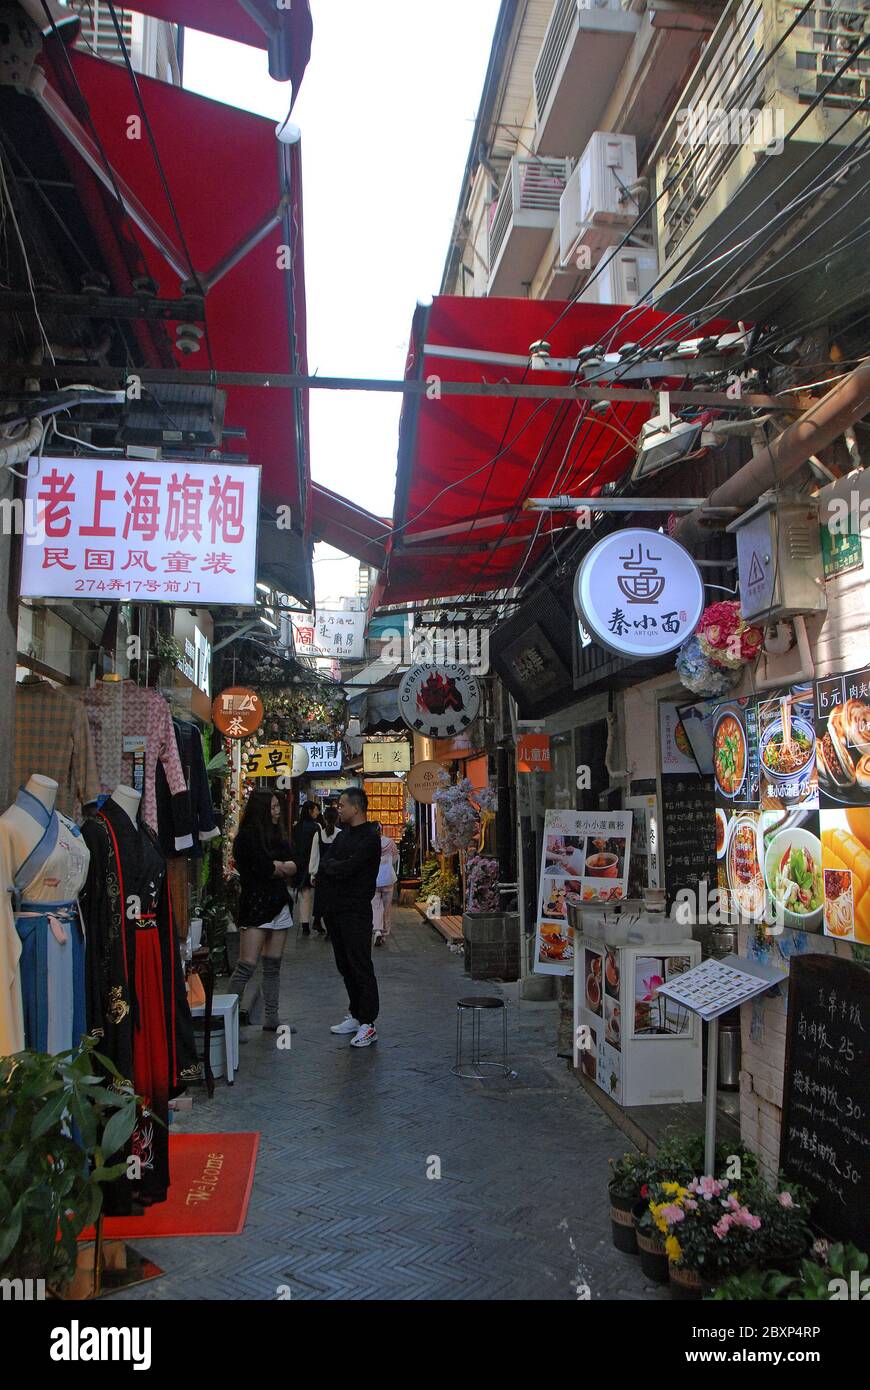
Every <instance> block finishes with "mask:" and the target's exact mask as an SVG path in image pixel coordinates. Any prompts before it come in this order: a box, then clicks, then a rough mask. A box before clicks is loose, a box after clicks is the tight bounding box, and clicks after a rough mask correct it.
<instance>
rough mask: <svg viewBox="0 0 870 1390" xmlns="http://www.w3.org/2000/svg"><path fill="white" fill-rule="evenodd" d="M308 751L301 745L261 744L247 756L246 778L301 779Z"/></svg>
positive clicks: (306, 762)
mask: <svg viewBox="0 0 870 1390" xmlns="http://www.w3.org/2000/svg"><path fill="white" fill-rule="evenodd" d="M307 766H308V750H307V749H306V748H303V747H302V745H301V744H299V743H261V744H260V745H259V746H258V747H257V748H252V749H251V750H250V751H249V752H248V753H246V755H245V776H246V777H301V776H302V773H303V772H304V771H305V769H306V768H307Z"/></svg>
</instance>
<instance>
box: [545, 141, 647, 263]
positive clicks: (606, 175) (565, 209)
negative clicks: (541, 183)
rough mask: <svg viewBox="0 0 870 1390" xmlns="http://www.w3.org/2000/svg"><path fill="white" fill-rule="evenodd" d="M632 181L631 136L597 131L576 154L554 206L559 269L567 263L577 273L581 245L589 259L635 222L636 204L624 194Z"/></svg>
mask: <svg viewBox="0 0 870 1390" xmlns="http://www.w3.org/2000/svg"><path fill="white" fill-rule="evenodd" d="M636 182H637V149H636V145H635V139H634V136H633V135H611V134H609V132H607V131H604V130H597V131H596V132H595V134H594V135H593V136H592V139H591V140H590V141H589V144H588V145H587V146H586V148H585V150H584V151H583V153H582V155H581V156H580V162H579V164H578V165H577V168H576V169H575V170H574V172H573V174H572V175H571V177H570V179H569V180H568V182H567V184H566V185H565V191H564V193H563V194H562V197H561V200H560V202H559V249H560V257H561V262H562V265H563V266H569V265H572V264H573V265H575V266H577V268H578V269H582V268H583V267H582V265H580V259H582V258H578V252H579V251H580V249H581V247H585V248H587V249H588V251H589V253H590V256H591V261H594V260H595V259H596V256H597V253H599V252H601V251H604V250H606V248H607V247H608V246H612V245H613V242H614V240H617V241H618V240H619V235H620V232H621V231H622V230H624V229H625V228H626V227H630V226H631V224H632V223H633V222H634V221H635V220H636V218H637V214H638V205H637V201H636V200H635V198H633V197H632V196H631V195H630V193H628V192H627V190H628V189H630V188H631V186H632V184H634V183H636ZM591 261H590V266H591ZM590 266H587V267H586V268H587V269H589V268H590Z"/></svg>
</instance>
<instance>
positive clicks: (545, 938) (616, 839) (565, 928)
mask: <svg viewBox="0 0 870 1390" xmlns="http://www.w3.org/2000/svg"><path fill="white" fill-rule="evenodd" d="M631 824H632V813H631V811H547V813H546V815H545V816H544V845H543V849H542V851H541V876H540V883H539V885H538V926H537V939H536V941H535V972H536V973H537V974H538V975H570V974H571V973H572V972H573V969H574V964H573V961H574V932H573V928H572V927H571V926H570V925H569V922H568V908H569V907H570V906H575V907H582V906H583V905H584V903H587V904H588V903H608V902H613V903H615V902H619V901H621V900H622V899H623V898H624V897H625V896H626V889H627V885H628V870H629V862H630V858H631Z"/></svg>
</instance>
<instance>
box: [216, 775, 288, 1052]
mask: <svg viewBox="0 0 870 1390" xmlns="http://www.w3.org/2000/svg"><path fill="white" fill-rule="evenodd" d="M290 855H291V851H290V842H289V840H288V839H287V834H286V831H285V830H284V828H283V826H282V824H281V802H280V801H279V799H278V797H277V796H275V795H274V793H273V792H264V791H255V792H251V795H250V796H249V798H248V802H247V805H246V806H245V811H244V815H243V816H242V823H241V825H240V826H239V833H238V834H237V835H236V838H235V840H234V841H233V860H234V862H235V866H236V869H237V870H238V874H239V878H240V879H241V881H242V895H241V900H240V902H239V929H240V931H241V935H242V940H241V947H240V950H239V963H238V965H237V966H236V968H235V970H234V971H233V973H232V976H231V977H230V983H229V990H230V993H232V994H238V995H239V997H240V998H241V996H242V995H243V994H244V991H245V986H246V985H247V983H248V981H249V980H250V978H251V976H252V975H253V973H254V971H255V970H256V968H257V961H258V960H259V959H260V958H262V961H263V1005H264V1012H265V1021H264V1023H263V1029H264V1031H265V1032H268V1033H275V1032H277V1030H278V990H279V985H280V977H281V957H282V956H283V954H284V946H285V943H286V941H287V929H288V927H292V925H293V918H292V916H291V915H290V895H289V888H290V883H291V881H292V879H293V878H294V876H295V874H296V865H295V863H294V862H293V860H292V859H291V857H290ZM293 1031H294V1032H295V1029H294V1030H293Z"/></svg>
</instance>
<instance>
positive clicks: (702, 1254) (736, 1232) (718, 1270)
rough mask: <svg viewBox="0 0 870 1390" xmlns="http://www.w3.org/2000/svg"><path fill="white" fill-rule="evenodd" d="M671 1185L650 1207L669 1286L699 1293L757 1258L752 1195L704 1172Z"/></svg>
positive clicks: (758, 1224) (689, 1295)
mask: <svg viewBox="0 0 870 1390" xmlns="http://www.w3.org/2000/svg"><path fill="white" fill-rule="evenodd" d="M665 1186H670V1185H665ZM673 1186H676V1187H677V1192H676V1194H674V1196H673V1197H672V1200H671V1201H670V1202H668V1203H667V1204H665V1205H658V1207H657V1208H656V1207H651V1210H652V1211H653V1213H654V1216H655V1217H656V1219H657V1221H658V1223H659V1228H660V1229H661V1225H662V1224H664V1227H665V1231H666V1233H667V1234H666V1238H665V1248H666V1251H667V1256H668V1263H669V1272H670V1279H671V1283H672V1284H673V1285H674V1291H675V1292H676V1293H677V1294H678V1295H680V1296H682V1297H687V1298H700V1297H701V1296H702V1294H703V1292H704V1290H705V1287H709V1286H712V1285H715V1284H717V1283H719V1282H720V1281H721V1280H722V1279H724V1278H726V1277H727V1276H728V1275H729V1274H735V1273H740V1272H741V1271H743V1270H745V1269H747V1268H748V1267H749V1266H750V1265H752V1264H753V1263H754V1262H756V1261H757V1259H758V1257H759V1255H760V1253H761V1249H762V1239H761V1238H760V1237H759V1234H758V1233H759V1231H760V1230H761V1228H762V1225H763V1219H762V1217H761V1216H760V1215H759V1214H758V1212H757V1211H753V1210H752V1208H751V1206H750V1202H751V1201H752V1200H753V1199H752V1197H751V1196H750V1195H747V1197H746V1199H745V1200H744V1198H743V1197H741V1194H740V1192H739V1190H738V1188H737V1185H736V1184H732V1183H731V1182H730V1181H729V1179H728V1178H715V1177H712V1176H710V1175H705V1176H704V1177H701V1178H693V1179H692V1181H691V1182H690V1183H689V1184H688V1186H687V1187H680V1186H679V1185H676V1184H675V1185H673Z"/></svg>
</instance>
